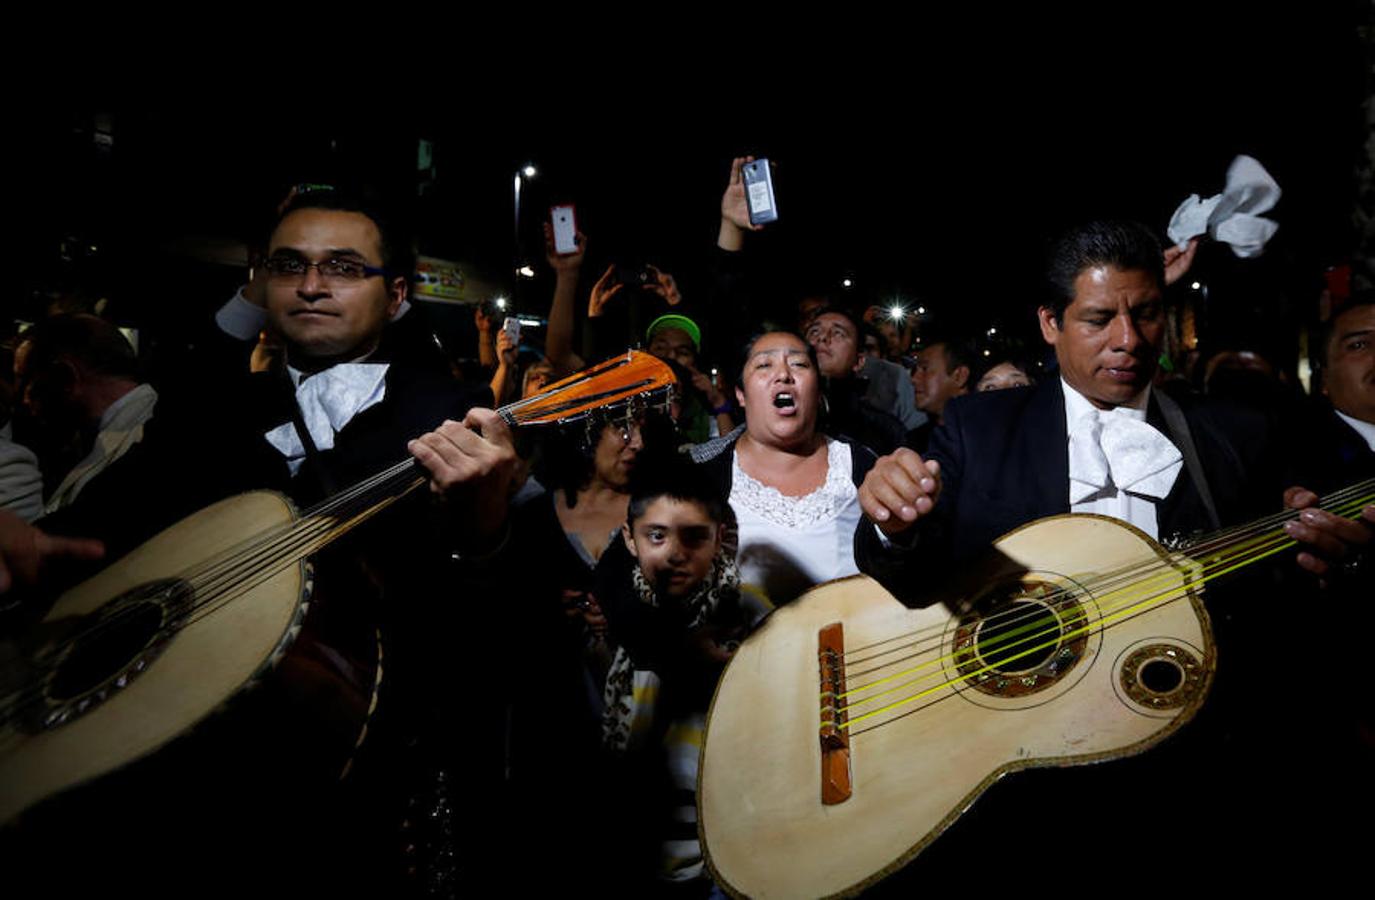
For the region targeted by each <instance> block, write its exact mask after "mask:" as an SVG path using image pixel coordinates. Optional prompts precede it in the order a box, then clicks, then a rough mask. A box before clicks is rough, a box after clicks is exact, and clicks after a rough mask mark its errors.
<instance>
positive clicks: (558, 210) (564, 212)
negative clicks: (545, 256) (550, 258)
mask: <svg viewBox="0 0 1375 900" xmlns="http://www.w3.org/2000/svg"><path fill="white" fill-rule="evenodd" d="M549 222H550V224H551V225H553V227H554V252H555V253H557V254H558V255H559V256H568V255H569V254H572V253H577V252H578V224H577V220H576V219H575V218H574V215H573V204H571V203H570V204H567V205H566V206H551V207H549Z"/></svg>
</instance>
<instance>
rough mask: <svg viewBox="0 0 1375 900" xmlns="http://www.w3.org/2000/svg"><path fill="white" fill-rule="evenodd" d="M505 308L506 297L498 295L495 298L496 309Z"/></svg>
mask: <svg viewBox="0 0 1375 900" xmlns="http://www.w3.org/2000/svg"><path fill="white" fill-rule="evenodd" d="M505 308H506V298H505V297H498V298H497V309H505Z"/></svg>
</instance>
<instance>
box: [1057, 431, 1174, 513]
mask: <svg viewBox="0 0 1375 900" xmlns="http://www.w3.org/2000/svg"><path fill="white" fill-rule="evenodd" d="M1183 466H1184V457H1183V455H1182V454H1180V452H1179V449H1178V448H1177V447H1175V445H1174V444H1172V443H1171V442H1170V439H1169V438H1167V437H1165V435H1163V434H1161V433H1160V432H1159V431H1157V430H1156V429H1155V428H1154V427H1152V426H1151V425H1150V424H1148V423H1147V422H1144V421H1142V420H1140V419H1137V418H1134V417H1133V416H1132V415H1131V413H1129V412H1127V411H1125V410H1108V411H1099V410H1091V411H1090V412H1088V413H1086V414H1084V415H1083V416H1081V417H1080V418H1079V419H1078V421H1076V422H1075V423H1074V428H1073V429H1071V431H1070V436H1069V473H1070V484H1069V500H1070V503H1071V504H1075V503H1080V502H1082V501H1084V500H1087V499H1088V498H1089V497H1092V496H1093V495H1094V494H1097V493H1098V492H1099V491H1102V490H1103V489H1104V488H1106V487H1107V486H1108V485H1109V484H1113V485H1116V486H1117V489H1118V490H1121V491H1127V492H1130V493H1133V494H1140V495H1143V496H1146V497H1153V498H1155V499H1157V500H1160V499H1163V498H1164V497H1165V496H1166V495H1167V494H1169V492H1170V488H1171V487H1173V486H1174V482H1175V479H1176V478H1177V477H1179V470H1180V469H1181V468H1183Z"/></svg>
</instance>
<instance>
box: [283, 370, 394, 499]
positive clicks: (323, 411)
mask: <svg viewBox="0 0 1375 900" xmlns="http://www.w3.org/2000/svg"><path fill="white" fill-rule="evenodd" d="M386 377H387V364H386V363H341V364H339V365H337V366H331V367H330V368H328V369H325V370H324V371H322V372H317V373H316V374H314V375H312V376H310V377H309V378H307V379H305V380H304V381H302V382H301V384H300V386H299V387H297V388H296V405H297V406H299V407H300V408H301V419H302V420H303V421H304V422H305V425H306V430H307V431H309V432H310V439H311V440H312V441H314V442H315V446H316V447H317V448H318V449H320V450H328V449H330V448H331V447H333V446H334V435H335V433H336V432H338V431H340V430H342V429H343V427H344V426H345V425H347V424H348V423H349V422H350V421H351V420H352V419H353V417H354V416H356V415H358V414H359V413H360V412H362V411H363V410H365V409H368V408H369V407H371V406H375V405H377V404H378V403H381V402H382V399H383V398H384V397H386V395H387V382H386ZM264 437H266V438H267V442H268V443H269V444H271V445H272V446H273V447H276V448H277V450H278V451H279V452H280V453H281V454H282V455H283V456H285V457H286V458H287V465H289V466H290V467H291V474H292V475H295V474H296V472H297V471H299V470H300V468H301V463H302V462H304V461H305V456H306V448H305V445H304V444H302V443H301V437H300V435H298V434H297V433H296V426H295V425H294V424H293V423H291V422H287V423H286V424H284V425H278V426H277V427H276V428H274V429H272V430H271V431H269V432H268V433H267V434H266V435H264Z"/></svg>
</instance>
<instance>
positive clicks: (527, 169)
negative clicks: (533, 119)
mask: <svg viewBox="0 0 1375 900" xmlns="http://www.w3.org/2000/svg"><path fill="white" fill-rule="evenodd" d="M534 177H535V167H534V165H532V164H531V163H526V164H525V165H524V166H522V167H521V168H519V169H517V170H516V181H515V203H514V208H515V216H514V219H515V245H514V249H513V250H512V261H513V262H514V263H515V268H516V269H517V270H519V269H520V267H521V260H520V182H521V179H522V178H525V179H530V178H534ZM519 294H520V279H519V278H517V279H516V280H515V284H514V286H513V287H512V291H511V296H512V298H513V299H515V300H517V301H519V299H520V296H519Z"/></svg>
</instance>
